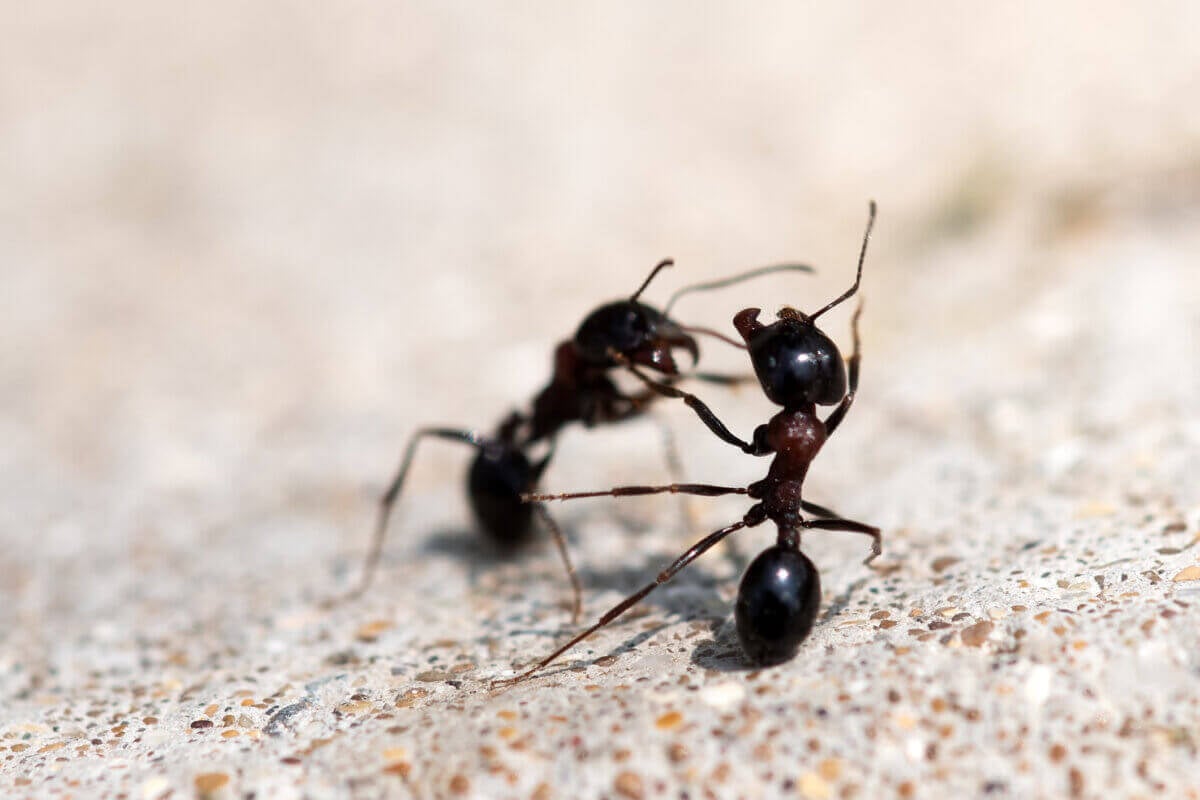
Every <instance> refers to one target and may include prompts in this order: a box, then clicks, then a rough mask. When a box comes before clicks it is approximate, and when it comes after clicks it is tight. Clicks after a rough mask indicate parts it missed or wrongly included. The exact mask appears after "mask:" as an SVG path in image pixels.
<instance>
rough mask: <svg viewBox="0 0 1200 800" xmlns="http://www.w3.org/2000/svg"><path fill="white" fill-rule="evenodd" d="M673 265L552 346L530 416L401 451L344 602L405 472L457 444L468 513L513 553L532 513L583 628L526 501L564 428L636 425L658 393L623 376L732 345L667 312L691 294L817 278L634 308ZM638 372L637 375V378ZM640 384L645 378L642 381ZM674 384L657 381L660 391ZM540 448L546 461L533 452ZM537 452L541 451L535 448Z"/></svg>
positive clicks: (368, 576) (703, 286) (426, 432)
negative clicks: (703, 339)
mask: <svg viewBox="0 0 1200 800" xmlns="http://www.w3.org/2000/svg"><path fill="white" fill-rule="evenodd" d="M673 263H674V262H673V261H672V260H671V259H664V260H663V261H661V262H659V263H658V264H657V265H656V266H655V267H654V269H653V270H651V272H650V274H649V276H647V278H646V280H645V281H643V282H642V285H641V286H640V287H639V288H638V290H637V291H636V292H634V293H633V295H632V296H631V297H630V298H629V299H627V300H615V301H612V302H609V303H606V304H604V305H602V306H600V307H598V308H596V309H595V310H593V311H592V312H591V313H590V314H588V315H587V317H585V318H584V320H583V322H582V323H581V324H580V326H579V328H578V330H577V331H576V332H575V335H574V336H573V337H572V338H570V339H567V340H565V341H563V342H560V343H559V345H558V346H557V347H556V348H555V351H554V371H553V374H552V375H551V378H550V381H549V383H547V384H546V386H545V387H544V388H543V389H542V390H541V391H540V392H539V393H538V394H537V396H536V397H535V398H534V400H533V404H532V407H531V409H530V412H529V413H528V414H524V413H521V412H519V411H514V412H512V413H511V414H509V416H508V417H506V418H505V419H504V420H503V422H501V424H500V425H499V427H498V428H497V430H496V432H495V433H494V434H493V435H491V436H487V435H485V434H483V433H481V432H479V431H477V430H470V429H459V428H446V427H428V428H422V429H420V430H418V431H417V432H416V433H414V434H413V436H412V438H411V439H409V442H408V445H407V447H406V448H405V450H404V455H403V457H402V459H401V461H400V466H399V468H398V469H397V471H396V474H395V476H394V477H393V478H392V481H391V483H390V484H389V485H388V488H387V491H386V492H385V493H384V494H383V497H382V498H381V499H380V502H379V511H378V516H377V518H376V523H375V529H374V533H373V536H372V539H371V548H370V550H369V551H368V554H367V557H366V560H365V562H364V565H363V571H362V577H361V579H360V580H359V583H358V585H357V586H356V587H355V588H354V589H352V590H351V591H350V592H349V593H347V594H346V595H344V596H343V597H342V598H341V600H342V601H346V600H350V599H353V598H355V597H358V596H359V595H361V594H362V593H363V592H365V591H366V590H367V588H368V587H369V586H370V584H371V581H372V579H373V578H374V575H375V572H376V570H377V567H378V565H379V560H380V557H381V555H382V552H383V544H384V540H385V538H386V533H387V527H388V520H389V518H390V516H391V512H392V508H393V507H394V505H395V503H396V500H397V498H398V497H399V495H400V490H401V487H403V485H404V480H405V477H406V476H407V475H408V470H409V467H410V466H411V465H412V462H413V458H414V456H415V455H416V451H417V445H418V444H420V442H421V441H422V440H423V439H426V438H435V439H444V440H449V441H455V442H461V443H463V444H467V445H470V446H471V447H474V448H475V450H476V455H475V458H474V460H473V461H472V462H471V466H470V469H469V471H468V473H467V496H468V499H469V501H470V506H471V510H472V511H473V513H474V516H475V518H476V520H477V522H478V523H479V526H480V527H481V528H482V529H483V531H484V532H485V533H486V534H487V535H488V536H490V537H491V538H492V539H493V540H494V541H495V542H496V543H497V544H499V545H500V546H501V548H503V549H505V550H509V551H511V550H515V549H516V548H517V547H519V546H521V545H523V544H525V543H526V542H527V541H528V540H529V539H530V537H531V534H532V531H533V517H534V514H536V515H537V517H538V518H539V519H540V520H541V521H542V523H543V524H544V525H545V526H546V528H548V529H549V531H550V533H551V535H552V537H553V539H554V543H555V545H556V547H557V549H558V551H559V555H560V557H561V558H562V562H563V565H564V567H565V568H566V572H567V576H568V578H569V580H570V581H571V588H572V592H573V604H572V618H573V619H574V620H575V621H578V618H579V614H580V609H581V605H582V600H581V597H582V589H581V586H580V583H579V577H578V575H577V574H576V572H575V567H574V566H573V564H572V563H571V557H570V555H569V553H568V551H567V545H566V539H565V537H564V536H563V534H562V531H561V530H560V529H559V527H558V525H557V524H556V523H555V522H554V520H553V518H552V517H551V516H550V514H549V512H548V511H547V509H546V507H545V505H543V504H541V503H526V502H524V501H523V500H522V497H521V495H522V494H523V493H527V492H531V491H534V490H535V489H536V488H537V483H538V481H539V479H540V478H541V476H542V473H543V472H545V470H546V467H547V466H548V465H549V463H550V459H551V458H552V457H553V455H554V447H555V438H556V436H557V434H558V433H559V431H561V430H562V428H563V427H565V426H567V425H569V424H570V423H572V422H579V423H581V424H583V425H584V426H585V427H588V428H591V427H594V426H597V425H607V424H610V423H615V422H620V421H623V420H627V419H630V418H632V417H636V416H638V415H639V414H641V413H643V411H644V410H645V408H646V406H647V405H648V404H649V403H650V402H651V401H653V400H654V399H655V398H656V397H657V396H658V394H661V388H653V389H651V390H650V391H645V392H641V393H638V394H627V393H625V392H624V391H622V390H621V389H620V387H618V386H617V384H616V383H615V382H614V381H613V380H612V377H611V373H612V372H613V371H614V370H617V369H630V370H633V369H637V368H638V367H645V368H647V369H650V370H654V371H655V372H657V373H659V374H660V375H663V376H664V377H665V379H666V380H667V381H672V380H677V379H681V378H683V377H685V376H684V375H683V374H682V373H681V372H680V371H679V367H678V366H677V365H676V363H675V357H674V355H673V351H675V350H682V351H684V352H686V353H687V354H688V355H690V356H691V359H692V365H693V366H695V364H696V362H697V360H698V359H699V354H700V351H699V347H698V346H697V344H696V340H695V339H694V338H693V337H692V336H691V335H690V334H691V333H701V334H708V335H712V336H715V337H717V338H719V339H722V340H724V341H726V342H729V343H730V344H734V345H735V346H739V347H740V346H741V345H739V344H738V343H737V342H735V341H733V340H731V339H728V338H727V337H725V336H723V335H721V334H719V333H716V332H714V331H709V330H707V329H705V328H691V327H687V326H684V325H680V324H679V323H677V322H675V321H674V320H672V319H671V318H670V317H668V316H667V314H668V313H669V311H670V308H671V306H672V305H674V303H675V301H676V300H678V299H679V298H680V297H682V296H683V295H685V294H688V293H691V292H695V291H704V290H709V289H717V288H723V287H725V286H729V285H732V284H734V283H737V282H740V281H743V280H747V279H749V278H754V277H758V276H761V275H766V274H768V273H772V272H779V271H785V270H787V271H803V272H811V271H812V268H811V267H808V266H805V265H803V264H777V265H773V266H768V267H760V268H758V269H753V270H748V271H746V272H743V273H740V274H738V275H734V276H732V277H728V278H723V279H720V280H715V281H711V282H707V283H699V284H694V285H691V286H687V287H684V288H682V289H679V290H678V291H676V292H675V294H674V295H672V296H671V298H670V300H669V301H668V303H667V305H666V306H665V307H664V310H663V311H659V310H657V309H655V308H652V307H651V306H648V305H646V304H644V303H641V302H639V301H638V298H639V297H640V296H641V294H642V292H644V291H645V290H646V287H648V286H649V285H650V282H651V281H653V280H654V278H655V276H657V275H658V273H659V272H661V271H662V270H663V269H665V268H666V267H669V266H671V265H672V264H673ZM639 373H640V371H639ZM639 377H640V378H642V379H646V376H645V374H644V373H640V375H639ZM688 377H694V378H697V379H700V380H706V381H709V382H712V383H718V384H734V383H737V382H739V381H741V380H743V379H742V378H739V377H734V376H722V375H711V374H704V373H695V374H693V375H690V376H688ZM667 385H669V383H658V382H655V387H662V386H667ZM539 445H544V446H545V447H546V448H547V449H546V451H545V453H544V454H541V455H539V456H535V455H534V453H533V452H532V451H533V450H534V449H535V448H537V446H539ZM537 449H540V448H537Z"/></svg>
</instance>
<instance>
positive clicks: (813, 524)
mask: <svg viewBox="0 0 1200 800" xmlns="http://www.w3.org/2000/svg"><path fill="white" fill-rule="evenodd" d="M800 524H801V527H804V528H807V529H809V530H822V531H847V532H849V533H862V534H865V535H867V536H870V537H871V555H869V556H867V557H866V559H864V560H863V564H864V565H865V566H868V567H871V562H872V561H874V560H875V559H877V558H879V556H880V555H881V554H882V553H883V533H882V532H881V531H880V530H879V528H876V527H875V526H874V525H868V524H866V523H865V522H855V521H854V520H852V519H843V518H841V517H834V518H832V519H808V520H805V521H804V522H802V523H800ZM871 568H872V569H878V567H871Z"/></svg>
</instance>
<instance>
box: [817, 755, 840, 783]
mask: <svg viewBox="0 0 1200 800" xmlns="http://www.w3.org/2000/svg"><path fill="white" fill-rule="evenodd" d="M817 772H818V773H820V775H821V777H822V778H824V779H825V780H827V781H836V780H837V779H838V776H839V775H841V774H842V760H841V759H840V758H827V759H825V760H824V761H822V762H821V763H820V764H818V765H817Z"/></svg>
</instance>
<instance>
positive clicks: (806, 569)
mask: <svg viewBox="0 0 1200 800" xmlns="http://www.w3.org/2000/svg"><path fill="white" fill-rule="evenodd" d="M820 605H821V578H820V576H819V575H818V573H817V568H816V567H815V566H814V565H813V563H812V561H810V560H809V558H808V556H806V555H804V554H803V553H801V552H800V551H799V550H797V549H794V548H790V547H785V546H781V545H774V546H772V547H768V548H767V549H766V550H764V551H763V552H762V553H761V554H760V555H759V556H758V558H756V559H754V561H752V562H751V563H750V566H749V567H747V568H746V574H745V575H743V576H742V582H741V584H740V585H739V586H738V596H737V605H736V607H735V610H734V618H735V620H736V622H737V635H738V641H739V642H740V643H741V645H742V652H744V653H745V654H746V657H747V658H749V659H750V661H752V662H753V663H755V664H760V665H763V666H768V665H771V664H779V663H781V662H784V661H787V660H788V659H789V658H791V657H792V656H793V655H795V654H796V650H797V649H798V648H799V647H800V643H801V642H802V641H804V639H805V637H807V636H808V632H809V631H810V630H812V627H813V623H814V622H815V621H816V618H817V609H818V608H819V607H820Z"/></svg>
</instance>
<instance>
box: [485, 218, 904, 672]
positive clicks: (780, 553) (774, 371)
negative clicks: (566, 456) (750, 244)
mask: <svg viewBox="0 0 1200 800" xmlns="http://www.w3.org/2000/svg"><path fill="white" fill-rule="evenodd" d="M874 224H875V202H874V201H871V203H870V208H869V215H868V218H867V228H866V232H865V233H864V234H863V241H862V249H861V251H860V252H859V256H858V272H857V274H856V276H855V279H854V285H853V286H851V287H850V288H849V289H847V290H846V291H845V292H843V293H842V294H841V295H839V296H838V297H837V298H836V299H834V300H833V301H831V302H829V303H828V304H826V305H825V306H824V307H823V308H821V309H820V310H819V311H817V312H816V313H814V314H804V313H803V312H801V311H797V310H796V309H794V308H790V307H785V308H783V309H782V310H780V311H779V313H778V315H777V316H778V319H777V320H776V321H775V322H773V323H771V324H770V325H764V324H762V323H761V322H759V321H758V315H759V314H760V313H762V312H761V309H758V308H747V309H744V310H742V311H740V312H738V313H737V314H736V315H735V316H734V318H733V326H734V328H736V329H737V332H738V333H739V334H740V335H741V337H742V339H743V340H744V341H745V343H746V348H747V349H748V350H749V353H750V359H751V362H752V363H753V365H754V372H755V374H756V376H757V377H758V381H759V383H760V384H761V385H762V389H763V392H764V393H765V394H766V396H767V399H768V400H770V401H771V402H772V403H775V404H776V405H779V406H783V410H782V411H779V412H778V413H776V414H775V415H774V416H773V417H771V419H770V420H769V421H767V423H766V424H764V425H759V426H758V428H757V429H756V430H755V431H754V436H753V440H752V441H750V442H747V441H743V440H742V439H740V438H738V437H737V436H735V435H734V434H733V433H731V432H730V430H729V429H728V428H727V427H726V426H725V425H724V424H723V423H722V422H721V421H720V420H719V419H718V418H717V417H716V415H715V414H713V412H712V411H711V410H710V409H709V408H708V406H706V405H705V404H704V403H703V402H701V401H700V400H699V398H697V397H696V396H695V395H692V394H689V393H687V392H683V391H680V390H679V389H677V388H675V387H674V386H671V385H669V384H668V383H664V382H659V381H656V380H654V379H653V378H651V377H649V376H648V375H646V374H645V373H643V372H642V371H640V370H639V369H638V368H637V367H636V366H635V365H633V364H628V363H627V364H626V367H627V368H628V369H629V371H630V372H632V373H633V374H634V375H636V376H637V377H638V378H639V379H640V380H641V381H642V383H644V384H645V385H646V386H647V387H648V388H649V389H650V390H652V391H654V392H657V393H659V394H662V395H664V396H668V397H674V398H679V399H682V400H683V401H684V402H685V403H687V405H688V406H690V407H691V408H692V409H693V410H694V411H695V412H696V414H697V415H698V416H699V417H700V419H701V421H702V422H704V424H705V425H706V426H707V427H708V428H709V430H711V431H712V432H713V433H714V434H716V435H717V436H718V437H719V438H720V439H722V440H723V441H725V442H728V443H729V444H732V445H735V446H736V447H738V448H740V449H741V450H742V451H743V452H745V453H748V454H749V455H754V456H766V455H771V456H773V458H772V460H771V465H770V468H769V469H768V471H767V476H766V477H765V478H763V479H762V480H760V481H756V482H755V483H752V484H750V485H749V486H746V487H729V486H713V485H710V484H670V485H668V486H619V487H616V488H613V489H608V490H605V491H598V492H572V493H567V494H533V493H527V494H525V495H524V499H525V500H526V501H527V502H539V503H540V502H545V501H549V500H568V499H573V498H580V497H602V496H612V497H628V496H633V495H647V494H661V493H667V492H669V493H671V494H694V495H704V496H707V497H715V496H718V495H727V494H744V495H747V496H748V497H750V498H751V499H753V500H756V501H757V502H756V503H755V504H754V505H753V506H751V508H750V510H749V511H747V512H746V514H745V516H743V517H742V519H741V520H740V521H738V522H735V523H733V524H732V525H727V526H726V527H724V528H721V529H720V530H717V531H714V532H713V533H710V534H709V535H708V536H705V537H704V538H703V539H701V540H700V541H699V542H697V543H696V544H694V545H693V546H692V547H691V548H689V549H688V550H687V551H686V552H684V553H683V555H681V556H679V557H678V558H677V559H675V561H674V562H672V563H671V565H670V566H668V567H667V568H666V569H664V570H663V571H662V572H660V573H658V576H657V577H656V578H655V579H654V582H653V583H651V584H649V585H648V586H645V587H643V588H642V589H640V590H638V591H636V592H634V593H633V594H631V595H629V596H628V597H626V598H625V599H624V600H622V601H621V602H620V603H618V604H617V605H616V606H614V607H613V608H612V609H610V610H609V611H608V612H607V613H606V614H604V616H602V617H601V618H600V621H599V622H597V623H596V624H595V625H593V626H592V627H590V628H588V629H587V630H585V631H583V632H582V633H580V634H578V635H577V636H575V637H574V638H573V639H571V640H570V641H569V642H567V643H566V644H565V645H563V646H562V647H560V648H558V649H557V650H555V651H554V652H553V653H551V654H550V655H549V656H547V657H546V658H544V659H542V660H541V661H539V662H538V663H537V664H536V665H535V666H533V667H532V668H530V669H528V670H526V671H525V672H523V673H521V674H520V675H518V676H516V677H515V678H510V679H507V680H502V681H498V684H511V683H517V682H520V681H523V680H525V679H526V678H528V677H530V676H532V675H533V674H535V673H536V672H538V671H540V670H541V669H542V668H543V667H546V666H547V665H549V664H550V663H551V662H553V661H554V660H555V659H557V658H558V657H559V656H561V655H562V654H563V653H565V652H566V651H567V650H569V649H571V648H572V647H574V646H575V645H576V644H578V643H579V642H581V641H583V640H584V639H586V638H587V637H589V636H591V635H592V634H593V633H595V632H596V631H597V630H599V629H600V628H603V627H604V626H605V625H608V624H609V623H610V622H612V621H613V620H615V619H617V618H618V617H619V616H621V615H622V614H624V613H625V612H626V611H628V610H629V609H630V608H632V607H633V606H634V605H636V604H637V603H639V602H640V601H641V600H642V599H643V598H645V597H646V595H648V594H650V592H652V591H654V590H655V589H656V588H657V587H659V586H661V585H662V584H664V583H666V582H667V581H669V580H670V579H671V578H672V577H674V576H675V575H676V574H677V573H678V572H679V571H680V570H682V569H683V568H684V567H686V566H687V565H688V564H690V563H692V562H693V561H694V560H696V559H697V558H698V557H700V556H701V555H702V554H704V553H705V552H706V551H707V550H709V549H710V548H712V547H713V546H714V545H716V544H717V543H718V542H720V541H721V540H723V539H724V538H725V537H726V536H729V535H730V534H731V533H734V532H735V531H738V530H741V529H742V528H753V527H755V526H756V525H760V524H762V523H763V522H766V521H767V520H771V521H772V522H774V523H775V525H776V527H777V528H778V531H779V533H778V538H777V540H776V543H775V544H774V545H773V546H771V547H768V548H767V549H766V550H764V551H763V552H762V553H761V554H759V556H758V557H757V558H755V559H754V561H753V562H751V563H750V566H749V567H747V568H746V572H745V574H744V575H743V576H742V581H741V583H740V584H739V586H738V595H737V603H736V605H735V608H734V619H735V622H736V626H737V636H738V641H739V642H740V644H741V647H742V651H743V652H744V653H745V654H746V656H747V657H748V658H749V659H750V661H752V662H753V663H755V664H758V665H762V666H770V665H774V664H779V663H782V662H784V661H787V660H788V659H790V658H791V657H792V656H793V655H795V653H796V650H797V649H798V648H799V646H800V643H801V642H802V641H803V640H804V638H805V637H806V636H807V635H808V633H809V631H810V630H812V626H813V623H814V621H815V620H816V616H817V610H818V608H819V606H820V603H821V580H820V576H819V574H818V573H817V568H816V566H815V565H814V564H813V563H812V561H811V560H809V558H808V556H806V555H804V553H802V552H801V551H800V534H801V532H802V531H804V530H838V531H850V532H853V533H862V534H865V535H867V536H870V537H871V539H872V546H871V554H870V555H869V556H868V557H867V558H866V560H865V561H864V562H863V563H864V564H867V565H870V563H871V562H872V561H874V560H875V558H877V557H878V556H879V555H880V553H881V552H882V541H883V537H882V534H881V532H880V530H879V528H876V527H874V526H872V525H867V524H865V523H862V522H855V521H854V520H849V519H844V518H843V517H841V516H840V515H838V514H837V513H835V512H833V511H831V510H830V509H827V508H825V507H823V506H818V505H815V504H813V503H809V502H807V501H805V500H803V499H801V486H802V485H803V483H804V478H805V476H806V474H807V473H808V467H809V464H811V463H812V460H813V458H815V457H816V455H817V453H818V452H819V451H820V449H821V446H822V445H824V444H825V440H826V439H828V438H829V437H830V436H831V435H832V434H833V433H834V431H836V430H837V428H838V426H839V425H841V423H842V420H843V419H845V417H846V412H848V411H849V410H850V406H851V405H852V404H853V402H854V395H855V392H856V391H857V390H858V373H859V337H858V318H859V315H860V314H861V313H862V304H861V302H860V303H859V306H858V308H857V309H856V310H855V312H854V315H853V317H852V318H851V323H850V325H851V331H852V335H853V341H854V350H853V352H852V353H851V355H850V358H848V359H844V360H843V358H842V355H841V353H840V352H838V349H837V346H836V345H835V344H834V343H833V340H831V339H830V338H829V337H828V336H827V335H826V334H825V333H824V332H823V331H821V329H820V328H818V327H817V324H816V322H817V319H818V318H819V317H820V316H821V315H822V314H824V313H825V312H826V311H829V310H830V309H832V308H835V307H836V306H838V305H839V304H841V303H842V302H844V301H845V300H847V299H849V298H850V297H852V296H853V295H854V294H855V293H856V292H857V291H858V287H859V283H860V282H861V281H862V269H863V261H864V259H865V258H866V254H867V242H868V241H869V240H870V238H871V229H872V227H874ZM613 357H614V360H617V361H620V360H621V358H622V357H620V356H619V354H616V353H614V354H613ZM818 405H823V406H835V408H834V409H833V411H832V413H830V414H829V416H828V417H826V418H825V420H824V421H822V420H821V419H820V417H818V416H817V406H818ZM801 512H808V513H809V514H811V515H813V516H815V517H819V519H806V518H805V517H804V516H803V515H802V513H801Z"/></svg>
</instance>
